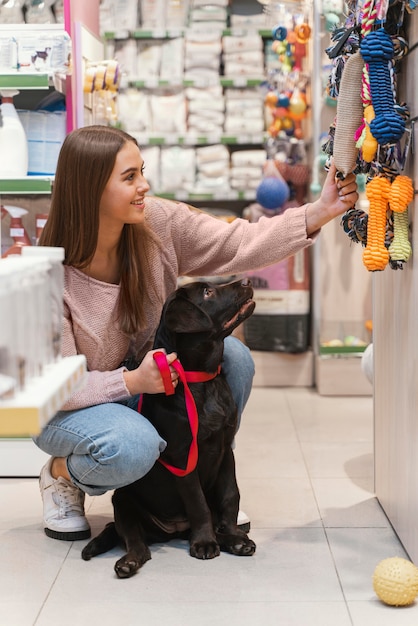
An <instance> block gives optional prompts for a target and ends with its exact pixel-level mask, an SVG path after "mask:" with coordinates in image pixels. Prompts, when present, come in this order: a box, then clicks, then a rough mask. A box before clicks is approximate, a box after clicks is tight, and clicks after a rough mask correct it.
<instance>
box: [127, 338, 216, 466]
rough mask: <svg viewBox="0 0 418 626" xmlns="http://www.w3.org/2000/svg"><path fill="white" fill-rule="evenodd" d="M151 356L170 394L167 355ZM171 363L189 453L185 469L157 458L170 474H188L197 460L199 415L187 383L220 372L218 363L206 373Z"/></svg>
mask: <svg viewBox="0 0 418 626" xmlns="http://www.w3.org/2000/svg"><path fill="white" fill-rule="evenodd" d="M153 357H154V361H155V362H156V364H157V366H158V369H159V370H160V373H161V377H162V379H163V383H164V390H165V394H166V395H167V396H172V395H173V394H174V392H175V388H174V386H173V383H172V381H171V373H170V366H169V365H168V363H167V357H166V355H165V353H164V352H162V351H160V350H158V351H157V352H154V354H153ZM171 365H172V366H173V367H174V369H175V370H176V371H177V373H178V375H179V378H180V380H181V382H182V383H183V387H184V396H185V401H186V409H187V416H188V418H189V424H190V430H191V433H192V442H191V444H190V448H189V454H188V458H187V465H186V467H185V469H182V468H180V467H175V466H174V465H170V463H167V462H166V461H164V460H163V459H161V458H159V459H158V460H159V462H160V463H161V464H162V465H164V467H166V468H167V469H168V470H169V471H170V472H171V473H172V474H175V475H176V476H187V474H190V473H191V472H193V470H194V469H195V468H196V465H197V460H198V447H197V431H198V428H199V416H198V414H197V408H196V403H195V401H194V398H193V394H192V392H191V391H190V387H189V386H188V384H187V383H199V382H206V381H208V380H212V379H213V378H216V376H218V374H219V373H220V371H221V366H220V365H219V367H218V369H217V370H216V372H209V373H208V372H193V371H190V372H185V371H184V369H183V366H182V364H181V363H180V361H179V360H178V359H176V360H175V361H173V362H172V363H171ZM142 398H143V396H141V397H140V399H139V402H138V412H140V411H141V407H142Z"/></svg>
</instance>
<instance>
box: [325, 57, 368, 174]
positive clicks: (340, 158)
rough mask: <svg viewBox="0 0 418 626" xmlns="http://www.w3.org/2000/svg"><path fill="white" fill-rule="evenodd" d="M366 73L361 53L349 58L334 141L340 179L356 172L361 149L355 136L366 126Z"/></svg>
mask: <svg viewBox="0 0 418 626" xmlns="http://www.w3.org/2000/svg"><path fill="white" fill-rule="evenodd" d="M362 72H363V59H362V56H361V54H360V52H358V51H357V52H356V53H354V54H352V55H351V56H349V57H348V59H347V61H346V63H345V65H344V70H343V73H342V76H341V84H340V92H339V96H338V101H337V120H336V126H335V135H334V142H333V148H332V149H333V156H334V163H335V166H336V168H337V171H338V174H339V175H340V177H342V178H345V177H346V176H347V175H348V174H350V173H351V172H353V171H354V169H355V167H356V162H357V155H358V148H357V146H356V142H355V137H356V133H357V130H358V128H359V127H360V126H361V125H362V123H363V102H362V99H361V93H360V88H359V86H360V85H361V77H362Z"/></svg>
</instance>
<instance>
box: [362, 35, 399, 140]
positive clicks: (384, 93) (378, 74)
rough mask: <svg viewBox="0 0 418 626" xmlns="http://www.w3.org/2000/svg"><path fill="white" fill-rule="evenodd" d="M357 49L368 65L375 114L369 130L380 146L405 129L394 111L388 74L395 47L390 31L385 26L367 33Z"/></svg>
mask: <svg viewBox="0 0 418 626" xmlns="http://www.w3.org/2000/svg"><path fill="white" fill-rule="evenodd" d="M360 52H361V55H362V57H363V59H364V62H365V63H367V66H368V73H369V81H370V93H371V98H372V104H373V109H374V114H375V117H374V119H372V120H371V122H370V131H371V133H372V135H373V137H374V138H375V139H376V140H377V142H378V143H379V144H380V145H385V144H391V143H396V142H397V141H399V139H401V137H402V135H403V134H404V132H405V121H404V120H403V119H402V118H401V117H400V116H399V115H398V114H397V113H396V110H395V99H394V95H393V89H392V80H391V73H390V63H391V62H392V60H393V56H394V47H393V42H392V39H391V37H390V35H389V33H387V32H386V31H385V29H384V28H380V29H379V30H377V31H374V32H371V33H369V34H368V35H366V37H364V39H363V40H362V41H361V43H360Z"/></svg>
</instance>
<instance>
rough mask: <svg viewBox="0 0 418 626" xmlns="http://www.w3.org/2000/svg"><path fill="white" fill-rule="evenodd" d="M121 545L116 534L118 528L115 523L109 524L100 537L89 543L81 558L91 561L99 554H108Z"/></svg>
mask: <svg viewBox="0 0 418 626" xmlns="http://www.w3.org/2000/svg"><path fill="white" fill-rule="evenodd" d="M118 543H119V537H118V534H117V532H116V527H115V523H114V522H109V524H107V525H106V526H105V528H104V529H103V530H102V532H101V533H100V535H97V537H94V538H93V539H92V540H91V541H89V543H88V544H87V545H86V546H85V548H84V549H83V551H82V552H81V557H82V558H83V559H84V560H85V561H90V559H92V558H93V557H94V556H97V555H98V554H103V553H104V552H108V551H109V550H111V549H112V548H114V547H115V546H117V545H118Z"/></svg>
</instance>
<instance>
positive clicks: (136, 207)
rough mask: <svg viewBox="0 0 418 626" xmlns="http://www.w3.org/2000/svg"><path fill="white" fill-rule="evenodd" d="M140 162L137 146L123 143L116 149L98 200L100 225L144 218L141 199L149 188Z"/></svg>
mask: <svg viewBox="0 0 418 626" xmlns="http://www.w3.org/2000/svg"><path fill="white" fill-rule="evenodd" d="M143 171H144V161H143V159H142V157H141V153H140V151H139V148H138V146H136V144H134V143H133V142H131V141H127V142H126V143H125V145H124V146H123V147H122V148H121V149H120V150H119V152H118V154H117V156H116V160H115V166H114V168H113V171H112V173H111V175H110V178H109V180H108V181H107V184H106V187H105V188H104V191H103V194H102V197H101V200H100V222H101V224H102V225H103V224H108V225H117V226H120V227H122V226H123V225H124V224H138V223H139V222H141V221H142V220H143V217H144V208H145V204H144V196H145V194H146V193H147V192H148V191H149V190H150V186H149V185H148V183H147V181H146V180H145V178H144V175H143Z"/></svg>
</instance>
